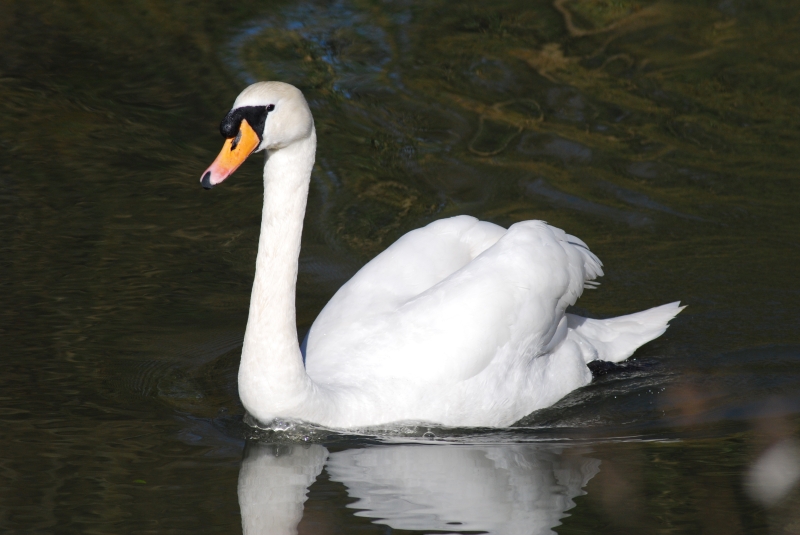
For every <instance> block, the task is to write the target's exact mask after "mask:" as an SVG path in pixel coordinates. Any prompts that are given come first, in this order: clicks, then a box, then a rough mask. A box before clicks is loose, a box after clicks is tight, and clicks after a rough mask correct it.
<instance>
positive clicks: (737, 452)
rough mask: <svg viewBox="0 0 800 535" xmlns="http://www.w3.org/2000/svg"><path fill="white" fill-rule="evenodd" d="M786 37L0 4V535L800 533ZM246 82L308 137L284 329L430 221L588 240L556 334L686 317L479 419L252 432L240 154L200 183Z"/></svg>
mask: <svg viewBox="0 0 800 535" xmlns="http://www.w3.org/2000/svg"><path fill="white" fill-rule="evenodd" d="M798 26H800V19H798V15H797V12H796V9H795V8H794V6H793V5H792V4H791V3H789V4H786V3H782V2H777V1H766V2H760V3H755V2H748V1H745V0H740V1H737V0H722V1H720V2H707V3H699V4H698V3H696V2H677V1H676V2H661V3H654V2H644V1H643V2H628V1H624V0H622V1H619V2H603V1H591V0H572V1H563V0H558V1H556V2H519V1H509V2H494V3H492V4H491V5H488V6H487V5H484V4H483V3H478V2H473V3H470V2H461V3H457V4H454V3H445V2H428V3H424V4H423V3H418V4H415V3H412V2H398V3H379V2H364V1H360V0H353V1H340V2H329V3H324V2H319V3H314V2H304V3H288V2H287V3H281V2H274V3H265V2H239V3H235V4H228V3H226V4H220V3H215V2H211V1H207V0H199V1H192V2H189V1H176V2H169V3H143V4H140V3H128V4H125V5H120V4H119V3H117V2H92V3H86V4H74V3H63V2H55V3H53V2H37V1H33V2H26V3H24V4H23V3H5V4H2V5H0V36H2V43H3V45H2V50H3V52H2V54H0V96H1V97H2V98H0V110H2V114H0V184H1V185H2V186H3V187H2V192H0V221H2V226H0V232H1V233H2V240H0V262H1V263H2V268H3V270H2V273H3V277H2V281H1V282H0V285H1V288H2V290H0V336H2V345H1V346H0V347H1V348H0V354H1V355H2V363H3V370H2V372H1V373H0V400H2V401H0V421H2V425H0V430H2V431H0V444H2V455H0V529H2V530H3V531H8V532H15V533H23V532H35V533H108V532H116V533H153V532H158V533H164V532H187V533H188V532H191V533H196V532H202V533H217V532H218V533H231V532H237V531H238V530H240V529H242V528H241V526H242V525H243V522H244V525H245V526H252V528H248V529H252V530H253V531H254V532H258V530H261V532H263V533H291V532H293V531H292V530H294V529H297V530H298V531H299V533H356V532H358V533H430V532H437V533H440V532H449V533H481V532H490V533H547V532H549V531H550V530H555V531H557V532H558V533H587V532H592V533H598V532H599V533H628V532H630V533H641V532H654V531H658V532H683V533H697V532H699V531H702V532H707V533H800V514H799V513H798V512H797V511H798V510H800V508H799V507H798V505H800V489H799V488H798V486H797V485H796V484H794V479H793V476H792V474H794V473H795V470H797V469H798V468H797V463H798V461H797V451H798V450H797V440H798V436H799V432H798V431H799V426H800V418H799V417H798V416H799V415H800V388H798V387H800V334H798V333H800V321H798V320H800V315H799V314H798V306H797V305H798V289H797V288H798V285H797V282H796V272H797V265H798V264H800V250H799V248H798V244H797V239H796V237H797V235H798V230H800V217H798V215H797V209H796V203H797V198H798V193H799V191H798V189H799V188H798V185H797V184H798V182H797V180H796V175H797V161H798V156H797V155H798V154H800V135H798V128H797V117H798V96H797V95H800V87H798V85H799V84H800V78H798V76H797V73H798V72H799V71H800V60H798V56H797V53H796V51H797V50H798V46H799V45H800V42H799V41H800V37H798V36H800V32H798ZM259 79H280V80H285V81H289V82H291V83H294V84H296V85H298V87H301V88H302V89H303V91H304V92H305V94H306V96H307V98H308V99H309V102H310V104H311V107H312V111H313V112H314V115H315V119H316V124H317V129H318V135H319V153H318V158H317V161H318V164H317V166H316V168H315V170H314V175H313V181H312V186H311V194H310V199H309V211H308V215H307V217H306V222H305V229H306V230H305V234H304V244H303V253H302V256H301V263H300V269H301V272H300V276H299V282H298V322H299V328H300V331H301V333H303V334H304V332H305V331H306V330H307V329H308V327H309V326H310V325H311V322H312V321H313V319H314V317H315V316H316V314H317V313H318V311H319V310H320V309H321V307H322V306H323V305H324V303H325V302H326V300H327V299H328V298H329V297H330V296H331V295H332V294H333V292H334V291H335V290H336V289H337V288H338V286H339V285H340V284H341V283H342V282H343V281H345V280H347V278H348V277H349V276H350V275H352V274H353V273H354V272H355V270H357V269H358V267H359V266H361V265H362V264H363V263H364V262H366V261H367V260H368V259H369V258H371V257H372V256H374V255H375V254H376V253H377V252H379V251H381V250H382V249H383V248H385V247H386V246H387V245H388V244H389V243H391V242H392V241H393V240H394V239H396V238H397V237H398V236H400V235H401V234H402V233H403V232H406V231H408V230H410V229H412V228H416V227H419V226H421V225H424V224H426V223H427V222H429V221H431V220H433V219H437V218H441V217H447V216H450V215H456V214H461V213H469V214H472V215H475V216H478V217H480V218H483V219H487V220H490V221H493V222H496V223H499V224H503V225H508V224H511V223H513V222H515V221H519V220H523V219H529V218H538V219H544V220H546V221H548V222H550V223H551V224H553V225H556V226H558V227H561V228H564V229H566V230H568V231H569V232H570V233H573V234H575V235H577V236H579V237H580V238H582V239H583V240H584V241H586V242H587V243H588V244H589V245H590V246H591V247H592V250H593V251H594V252H596V253H597V254H598V256H599V257H600V258H601V259H602V260H603V261H604V263H605V271H606V276H605V277H604V278H603V279H602V286H601V287H600V288H599V289H598V290H596V291H592V292H586V294H585V295H584V296H583V298H582V299H581V300H580V301H579V303H578V306H579V308H580V310H579V311H580V312H582V313H585V314H588V315H592V316H594V317H605V316H613V315H617V314H622V313H627V312H631V311H635V310H640V309H644V308H647V307H650V306H655V305H658V304H661V303H665V302H669V301H673V300H676V299H680V300H682V301H683V302H684V303H685V304H688V305H689V308H687V309H686V310H685V311H684V312H683V313H682V314H681V315H680V316H679V317H678V318H677V319H676V320H674V321H673V323H672V327H671V328H670V329H669V330H668V331H667V333H666V334H665V335H664V336H663V337H661V338H659V339H658V340H656V341H655V342H653V343H651V344H649V345H648V346H646V347H644V348H642V349H641V350H640V351H639V352H637V354H636V355H635V357H634V359H632V360H631V361H629V362H627V363H624V364H623V365H621V366H619V367H597V368H595V369H594V373H595V380H594V382H593V383H592V384H591V385H589V386H588V387H586V388H584V389H581V390H579V391H577V392H574V393H573V394H571V395H570V396H568V397H567V398H565V399H563V400H562V401H561V402H559V403H558V404H557V405H556V406H554V407H552V408H549V409H545V410H542V411H539V412H537V413H534V414H532V415H530V416H528V417H526V418H525V419H523V420H522V421H521V422H519V423H518V424H517V425H516V426H515V427H513V428H510V429H504V430H474V429H441V428H435V427H429V426H424V425H422V426H420V425H415V424H413V423H411V424H408V425H406V426H400V427H399V428H398V427H395V428H391V429H382V430H370V434H368V435H367V436H357V435H352V434H351V435H341V434H336V433H330V432H327V431H325V430H319V429H302V430H300V431H302V432H300V433H295V434H291V433H288V434H287V433H286V432H284V433H283V434H281V433H277V434H276V433H264V432H260V431H256V430H252V429H251V428H249V427H248V426H247V425H245V424H244V423H243V420H242V418H243V410H242V408H241V405H240V404H239V402H238V398H237V394H236V370H237V365H238V355H239V350H240V347H241V339H242V335H243V331H244V325H245V321H246V313H247V305H248V299H249V292H250V284H251V281H252V275H253V265H254V259H255V244H256V240H257V237H258V223H259V216H260V195H261V191H260V190H261V184H260V180H259V178H260V165H261V163H262V162H261V161H259V159H258V158H254V159H253V160H252V161H250V162H248V163H246V164H245V165H244V166H243V167H242V168H241V169H240V170H239V171H238V172H237V174H236V175H235V176H234V177H232V178H231V179H230V180H228V181H226V182H225V184H224V185H223V186H222V187H219V188H215V189H214V190H213V191H212V192H205V191H203V190H202V189H201V188H200V187H199V185H198V183H197V181H198V179H199V176H200V173H201V172H202V170H203V169H205V168H206V167H207V165H208V163H209V162H210V161H211V160H212V159H213V158H214V156H215V155H216V153H217V151H218V150H219V146H220V143H221V139H220V138H219V136H218V134H217V125H218V123H219V120H220V119H221V118H222V117H223V116H224V114H225V113H226V112H227V111H228V109H229V107H230V104H231V102H232V101H233V99H234V97H235V96H236V94H238V92H239V91H240V90H241V88H242V87H244V85H246V84H247V83H248V82H249V81H252V80H259ZM306 439H307V440H306ZM270 442H271V443H273V444H269V443H270ZM251 476H253V477H251ZM270 493H272V496H274V497H275V498H274V499H267V500H266V502H258V500H259V497H263V496H269V495H270ZM281 500H282V501H281ZM304 500H305V501H304ZM254 503H255V504H258V503H261V504H262V505H258V506H256V507H254V508H253V507H250V506H249V505H248V504H254ZM278 504H281V506H280V507H278V506H277V505H278ZM270 507H272V509H270ZM269 511H274V514H272V515H271V516H270V515H269V514H267V513H268V512H269ZM259 514H261V515H262V516H261V517H260V520H259V516H258V515H259ZM270 522H272V524H270Z"/></svg>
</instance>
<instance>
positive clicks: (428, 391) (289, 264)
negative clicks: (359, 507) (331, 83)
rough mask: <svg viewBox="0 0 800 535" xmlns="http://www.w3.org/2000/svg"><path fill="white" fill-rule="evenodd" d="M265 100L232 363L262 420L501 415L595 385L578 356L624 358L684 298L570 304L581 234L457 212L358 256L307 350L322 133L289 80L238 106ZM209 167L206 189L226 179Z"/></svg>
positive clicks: (590, 271)
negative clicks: (615, 309) (304, 335)
mask: <svg viewBox="0 0 800 535" xmlns="http://www.w3.org/2000/svg"><path fill="white" fill-rule="evenodd" d="M269 105H272V106H274V110H272V111H271V112H270V113H269V115H268V116H267V119H266V122H265V124H264V129H263V132H260V133H259V134H260V138H259V139H260V141H261V142H260V144H259V145H258V146H257V147H256V150H262V149H266V151H267V159H266V163H265V166H264V186H265V197H264V211H263V215H262V224H261V238H260V240H259V249H258V256H257V260H256V276H255V281H254V284H253V293H252V297H251V304H250V316H249V318H248V324H247V331H246V333H245V342H244V347H243V350H242V362H241V365H240V369H239V393H240V396H241V399H242V402H243V403H244V406H245V408H246V409H247V411H248V412H249V413H250V414H251V415H252V416H254V417H255V418H256V419H258V420H259V421H261V422H263V423H267V424H268V423H269V422H270V421H271V420H273V419H275V418H281V419H297V420H302V421H307V422H312V423H316V424H320V425H323V426H327V427H334V428H352V427H363V426H370V425H379V424H386V423H391V422H397V421H409V420H411V421H426V422H432V423H437V424H441V425H446V426H507V425H510V424H512V423H513V422H515V421H516V420H518V419H520V418H522V417H523V416H525V415H527V414H529V413H530V412H532V411H534V410H536V409H539V408H543V407H547V406H549V405H551V404H553V403H554V402H556V401H557V400H558V399H560V398H561V397H563V396H564V395H566V394H567V393H569V392H570V391H572V390H574V389H575V388H578V387H580V386H583V385H586V384H587V383H589V381H590V380H591V373H590V371H589V369H588V368H587V366H586V363H587V362H589V361H591V360H595V359H603V360H609V361H613V362H618V361H620V360H623V359H625V358H627V357H629V356H630V355H631V354H632V353H633V351H634V350H635V349H636V348H637V347H639V346H640V345H642V344H644V343H645V342H648V341H650V340H652V339H653V338H656V337H657V336H659V335H660V334H662V333H663V332H664V330H665V329H666V327H667V322H668V321H669V320H670V319H671V318H672V317H674V316H675V314H677V313H678V312H680V310H681V309H682V308H681V307H680V306H679V304H678V303H672V304H668V305H663V306H661V307H657V308H654V309H651V310H647V311H644V312H640V313H638V314H632V315H629V316H623V317H620V318H614V319H610V320H590V319H586V318H580V317H578V316H574V315H571V314H566V313H565V311H566V308H567V306H569V305H572V304H574V303H575V301H576V300H577V299H578V297H580V295H581V293H582V292H583V289H584V288H585V287H593V286H594V284H593V282H592V281H593V280H594V279H595V278H596V277H598V276H601V275H602V274H603V271H602V268H601V265H602V264H601V262H600V261H599V260H598V259H597V257H596V256H595V255H594V254H593V253H592V252H591V251H589V249H588V247H587V246H586V244H584V243H583V242H582V241H581V240H579V239H578V238H575V237H574V236H570V235H569V234H566V233H565V232H564V231H562V230H560V229H557V228H555V227H551V226H549V225H547V224H546V223H545V222H543V221H523V222H520V223H517V224H515V225H512V226H511V227H510V228H509V229H508V230H506V229H504V228H502V227H500V226H497V225H494V224H492V223H487V222H482V221H478V220H477V219H475V218H473V217H469V216H458V217H453V218H450V219H443V220H439V221H435V222H433V223H431V224H429V225H427V226H426V227H423V228H420V229H417V230H414V231H412V232H409V233H408V234H406V235H405V236H403V237H402V238H400V239H399V240H398V241H397V242H396V243H394V244H393V245H391V246H390V247H389V248H388V249H386V250H385V251H384V252H382V253H381V254H379V255H378V256H377V257H376V258H375V259H373V260H372V261H371V262H369V263H368V264H367V265H366V266H364V267H363V268H362V269H361V270H360V271H359V272H358V273H357V274H356V275H355V276H354V277H353V278H352V279H351V280H350V281H348V282H347V283H346V284H345V285H344V286H342V287H341V289H340V290H339V291H338V292H337V293H336V295H334V296H333V298H332V299H331V300H330V302H329V303H328V304H327V305H326V306H325V308H324V309H323V310H322V312H321V313H320V315H319V317H318V318H317V320H316V321H315V322H314V324H313V326H312V328H311V331H310V332H309V335H308V339H307V341H306V343H305V344H304V346H305V355H302V354H301V350H300V348H299V346H298V343H297V331H296V326H295V309H294V298H295V283H296V278H297V265H298V256H299V251H300V236H301V233H302V223H303V215H304V212H305V204H306V197H307V193H308V185H309V180H310V174H311V169H312V167H313V162H314V154H315V150H316V134H315V131H314V126H313V119H312V117H311V113H310V110H309V109H308V105H307V104H306V102H305V99H304V98H303V96H302V93H300V91H299V90H297V89H296V88H294V87H292V86H290V85H288V84H283V83H280V82H262V83H258V84H254V85H252V86H250V87H248V88H247V89H245V91H244V92H242V94H241V95H240V96H239V97H238V98H237V100H236V102H235V103H234V110H236V109H237V108H240V107H244V106H255V107H257V106H264V107H266V106H269ZM224 152H225V149H223V153H224ZM222 156H223V154H221V155H220V157H222ZM215 164H216V162H215ZM234 169H235V167H234ZM209 171H210V172H212V175H210V177H211V178H210V183H211V184H216V183H219V182H221V181H222V180H224V178H225V177H226V176H227V174H223V175H224V176H221V178H220V177H219V176H216V175H214V174H213V173H216V171H215V167H214V165H212V167H211V168H210V169H209ZM230 172H232V171H230ZM208 179H209V178H208V177H207V176H206V175H204V180H208ZM304 361H305V364H304Z"/></svg>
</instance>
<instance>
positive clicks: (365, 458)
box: [239, 443, 600, 534]
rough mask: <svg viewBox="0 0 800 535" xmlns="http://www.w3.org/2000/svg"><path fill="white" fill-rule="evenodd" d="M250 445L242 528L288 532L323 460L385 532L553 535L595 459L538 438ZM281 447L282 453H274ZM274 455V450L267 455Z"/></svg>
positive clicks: (243, 476)
mask: <svg viewBox="0 0 800 535" xmlns="http://www.w3.org/2000/svg"><path fill="white" fill-rule="evenodd" d="M283 448H284V451H280V449H278V448H276V446H272V445H260V444H255V443H254V444H251V445H250V446H249V447H248V451H247V454H246V458H245V461H244V463H243V464H242V469H241V472H240V474H239V503H240V505H241V510H242V522H243V526H244V531H245V533H247V534H250V533H271V534H293V533H297V524H298V523H299V521H300V518H301V517H302V512H303V511H302V509H303V503H304V502H305V500H306V491H307V487H308V486H309V485H310V484H311V483H312V482H313V481H314V480H315V478H316V476H317V475H318V474H319V473H320V472H321V471H322V466H323V464H325V467H326V470H327V472H328V474H329V475H330V478H331V480H332V481H338V482H341V483H343V484H344V485H345V486H346V487H347V492H348V494H349V495H350V497H351V498H357V500H356V501H355V502H354V503H351V504H349V505H348V507H351V508H354V509H358V510H359V511H358V512H356V513H355V514H356V515H358V516H366V517H370V518H374V519H375V522H376V523H380V524H385V525H387V526H389V527H391V528H393V529H404V530H419V531H430V530H437V531H446V532H458V531H462V530H463V531H485V532H488V533H498V534H500V533H503V534H516V533H525V534H540V533H552V531H551V528H553V527H555V526H558V525H559V524H560V519H561V518H563V517H564V516H566V515H565V512H566V511H567V510H569V509H571V508H572V507H574V506H575V503H574V502H573V498H575V497H576V496H579V495H581V494H584V491H583V490H582V488H583V487H584V486H585V485H586V484H587V483H588V482H589V480H590V479H591V478H592V477H594V475H595V474H597V472H598V471H599V469H600V461H599V460H596V459H591V458H587V457H582V456H579V455H574V454H569V453H570V452H567V453H566V454H565V452H564V451H563V450H562V449H561V448H558V447H554V446H546V445H539V444H536V445H534V444H511V445H508V444H505V445H480V446H475V445H469V446H467V445H397V446H371V447H366V448H361V449H351V450H345V451H340V452H336V453H334V454H332V455H330V456H329V458H328V460H327V463H325V457H326V456H327V453H328V452H327V450H326V449H325V448H324V447H322V446H319V445H314V446H310V447H306V448H304V447H302V446H297V447H294V448H286V447H283ZM281 453H282V454H281ZM276 454H278V455H276Z"/></svg>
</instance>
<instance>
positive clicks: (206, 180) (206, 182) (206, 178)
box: [200, 171, 214, 189]
mask: <svg viewBox="0 0 800 535" xmlns="http://www.w3.org/2000/svg"><path fill="white" fill-rule="evenodd" d="M200 185H201V186H203V188H205V189H211V188H213V187H214V184H212V183H211V171H206V174H204V175H203V178H201V179H200Z"/></svg>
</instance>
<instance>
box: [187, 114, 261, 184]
mask: <svg viewBox="0 0 800 535" xmlns="http://www.w3.org/2000/svg"><path fill="white" fill-rule="evenodd" d="M259 143H261V140H260V139H259V138H258V134H256V132H255V130H253V128H252V127H251V126H250V124H249V123H248V122H247V120H246V119H242V123H241V124H240V125H239V133H238V134H237V135H236V137H235V138H229V139H226V140H225V144H224V145H222V151H221V152H220V153H219V156H217V159H216V160H214V163H212V164H211V167H209V168H208V169H206V172H205V173H203V177H202V178H201V179H200V184H202V186H203V187H204V188H206V189H211V188H213V187H214V186H216V185H217V184H219V183H220V182H222V181H223V180H225V179H226V178H228V177H229V176H231V175H232V174H233V172H234V171H236V169H238V168H239V166H240V165H242V162H244V161H245V160H246V159H247V157H248V156H250V155H251V154H252V153H253V151H254V150H256V147H258V145H259Z"/></svg>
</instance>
